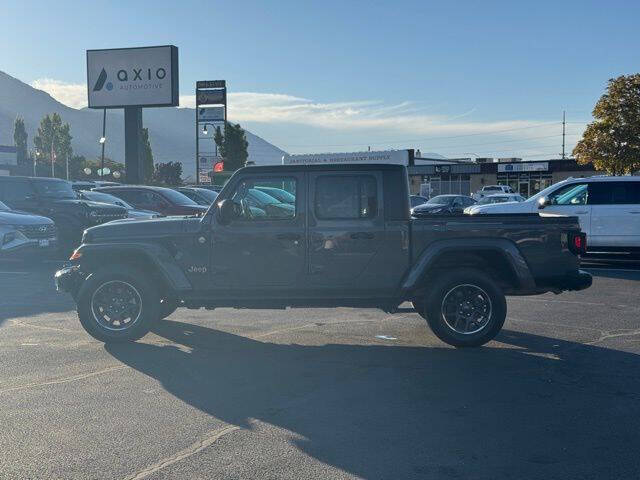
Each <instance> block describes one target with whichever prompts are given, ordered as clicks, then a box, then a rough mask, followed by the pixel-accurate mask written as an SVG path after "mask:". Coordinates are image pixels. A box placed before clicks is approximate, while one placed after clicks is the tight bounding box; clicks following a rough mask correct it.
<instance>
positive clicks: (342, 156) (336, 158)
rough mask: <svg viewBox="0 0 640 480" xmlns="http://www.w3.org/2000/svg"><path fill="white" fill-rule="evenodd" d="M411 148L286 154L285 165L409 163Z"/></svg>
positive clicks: (283, 158) (283, 160)
mask: <svg viewBox="0 0 640 480" xmlns="http://www.w3.org/2000/svg"><path fill="white" fill-rule="evenodd" d="M409 152H410V151H409V150H386V151H380V152H346V153H310V154H304V155H284V156H283V157H282V163H283V165H317V164H324V163H393V164H396V165H409Z"/></svg>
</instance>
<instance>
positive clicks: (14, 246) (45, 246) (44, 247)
mask: <svg viewBox="0 0 640 480" xmlns="http://www.w3.org/2000/svg"><path fill="white" fill-rule="evenodd" d="M57 248H58V240H57V238H55V237H53V238H43V239H31V238H28V239H16V240H14V241H12V242H10V243H8V244H6V245H3V246H1V247H0V258H14V257H18V258H20V257H23V256H24V257H32V256H33V255H35V256H36V257H37V256H39V255H45V254H47V253H50V252H53V251H55V250H56V249H57Z"/></svg>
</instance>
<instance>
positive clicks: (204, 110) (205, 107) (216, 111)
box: [196, 80, 227, 184]
mask: <svg viewBox="0 0 640 480" xmlns="http://www.w3.org/2000/svg"><path fill="white" fill-rule="evenodd" d="M226 123H227V82H226V81H225V80H201V81H198V82H196V183H198V184H200V183H213V170H214V168H215V166H216V164H218V163H220V162H222V158H221V157H220V156H219V155H218V146H217V145H216V142H215V140H214V138H215V134H216V129H217V128H218V127H222V134H223V135H224V134H225V133H226V132H225V130H226ZM201 139H202V140H203V144H202V148H201V146H200V140H201Z"/></svg>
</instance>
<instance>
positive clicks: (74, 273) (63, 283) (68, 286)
mask: <svg viewBox="0 0 640 480" xmlns="http://www.w3.org/2000/svg"><path fill="white" fill-rule="evenodd" d="M53 281H54V283H55V285H56V290H57V291H58V292H68V293H70V294H71V295H73V296H74V297H75V295H76V293H77V292H78V289H79V288H80V284H81V283H82V282H83V281H84V275H83V274H82V272H81V271H80V267H79V266H78V265H72V266H67V267H63V268H61V269H60V270H58V271H57V272H56V273H55V275H54V276H53Z"/></svg>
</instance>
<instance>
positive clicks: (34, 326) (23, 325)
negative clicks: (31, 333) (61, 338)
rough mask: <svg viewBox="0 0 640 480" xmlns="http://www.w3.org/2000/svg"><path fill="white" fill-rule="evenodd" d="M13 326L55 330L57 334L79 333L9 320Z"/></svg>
mask: <svg viewBox="0 0 640 480" xmlns="http://www.w3.org/2000/svg"><path fill="white" fill-rule="evenodd" d="M9 321H10V322H11V323H12V324H14V325H17V326H19V327H29V328H36V329H38V330H54V331H56V332H65V333H78V332H76V331H75V330H67V329H66V328H56V327H47V326H46V325H33V324H31V323H25V322H21V321H20V320H13V319H12V320H9Z"/></svg>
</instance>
